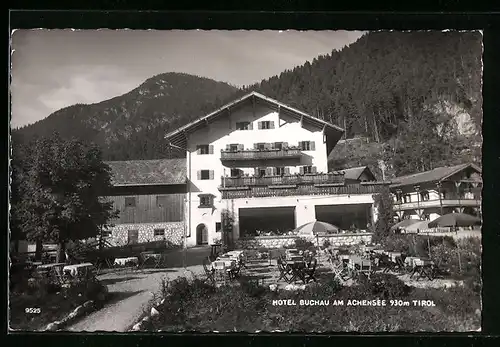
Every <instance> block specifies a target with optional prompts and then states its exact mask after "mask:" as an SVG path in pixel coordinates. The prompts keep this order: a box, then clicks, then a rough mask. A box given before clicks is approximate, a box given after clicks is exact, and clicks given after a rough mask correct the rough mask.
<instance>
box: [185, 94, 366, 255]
mask: <svg viewBox="0 0 500 347" xmlns="http://www.w3.org/2000/svg"><path fill="white" fill-rule="evenodd" d="M241 122H249V123H251V124H252V125H251V126H248V128H249V129H250V130H237V125H239V124H238V123H241ZM260 122H268V123H267V126H269V127H270V129H259V128H261V127H263V126H261V125H259V123H260ZM324 130H325V128H324V127H320V126H316V125H314V126H313V125H310V124H308V123H306V122H304V121H303V120H302V119H297V118H295V117H291V116H289V115H285V114H283V113H281V112H279V111H276V110H274V109H272V108H271V107H269V106H267V105H263V104H255V103H246V104H243V105H240V106H239V107H237V108H234V109H232V110H231V111H230V112H229V111H228V112H227V114H225V115H223V116H220V117H219V118H217V119H215V120H212V121H210V122H206V123H205V124H204V126H203V127H200V128H198V129H197V130H194V131H190V132H186V133H185V138H186V148H187V150H188V151H189V153H188V155H187V173H188V180H189V181H190V182H191V184H190V193H188V194H187V197H186V211H187V213H186V228H187V239H186V243H187V245H188V246H194V245H196V244H197V243H199V240H197V228H198V227H199V226H201V225H204V226H205V227H206V230H207V231H208V239H207V240H205V242H204V243H208V244H211V243H213V242H214V241H215V240H218V239H220V238H221V233H220V232H217V231H218V230H216V229H217V228H220V225H219V224H217V223H221V222H222V221H221V211H222V210H224V209H227V210H230V211H231V212H232V214H233V216H234V218H235V224H234V226H233V239H234V240H236V239H238V237H239V234H240V230H239V225H238V211H239V209H240V208H262V207H287V206H288V207H294V208H295V216H294V218H295V223H296V226H299V225H302V224H305V223H308V222H311V221H314V220H315V219H316V216H315V206H316V205H345V204H358V203H362V204H369V205H370V206H373V198H372V194H358V195H323V196H317V195H316V196H307V195H302V196H282V197H258V198H257V197H252V198H240V199H223V198H222V194H221V192H220V191H219V186H221V185H222V184H223V183H222V177H223V176H226V177H228V176H230V175H231V169H240V170H241V172H242V174H243V175H248V176H253V175H254V174H256V172H255V171H256V167H255V166H256V165H255V163H252V162H244V161H241V162H239V163H240V164H239V165H240V166H236V165H238V164H234V163H226V162H224V161H221V151H222V150H226V149H227V148H228V145H239V146H238V148H240V150H242V149H245V150H247V149H248V150H250V149H254V148H255V147H256V145H255V144H258V143H276V142H280V143H285V144H287V145H288V146H290V147H295V146H299V145H300V142H302V141H309V145H308V146H307V147H302V149H303V150H301V153H302V154H301V156H300V158H296V159H294V160H289V159H284V158H281V159H272V160H265V163H264V166H265V167H280V168H284V167H286V168H287V174H292V175H293V174H298V173H299V172H301V169H300V168H301V167H303V166H307V167H310V168H309V170H311V167H312V168H313V170H314V172H317V173H327V172H328V166H327V157H328V153H327V141H328V138H327V135H326V133H325V132H324ZM200 146H203V147H204V149H203V150H204V151H206V153H204V154H202V153H200V150H199V148H200ZM207 148H208V150H207ZM261 165H263V164H262V161H261V163H260V165H259V167H261ZM200 195H210V196H213V206H210V207H202V206H200V199H201V198H200ZM197 241H198V242H197Z"/></svg>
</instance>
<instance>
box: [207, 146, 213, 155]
mask: <svg viewBox="0 0 500 347" xmlns="http://www.w3.org/2000/svg"><path fill="white" fill-rule="evenodd" d="M208 154H214V146H213V145H209V146H208Z"/></svg>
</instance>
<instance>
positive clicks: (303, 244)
mask: <svg viewBox="0 0 500 347" xmlns="http://www.w3.org/2000/svg"><path fill="white" fill-rule="evenodd" d="M294 242H295V245H294V246H286V247H285V248H296V249H298V250H299V251H306V250H311V249H315V248H316V246H315V245H314V243H313V242H311V241H309V240H307V239H304V238H302V237H299V238H296V239H295V240H294Z"/></svg>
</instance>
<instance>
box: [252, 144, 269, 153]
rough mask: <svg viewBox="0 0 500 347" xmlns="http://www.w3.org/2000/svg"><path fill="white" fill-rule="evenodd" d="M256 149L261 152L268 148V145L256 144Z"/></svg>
mask: <svg viewBox="0 0 500 347" xmlns="http://www.w3.org/2000/svg"><path fill="white" fill-rule="evenodd" d="M254 148H255V149H258V150H259V151H263V150H265V149H266V148H267V146H266V143H264V142H260V143H255V144H254Z"/></svg>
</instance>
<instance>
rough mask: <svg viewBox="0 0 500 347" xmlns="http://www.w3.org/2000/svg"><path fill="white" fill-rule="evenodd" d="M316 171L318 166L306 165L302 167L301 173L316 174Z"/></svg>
mask: <svg viewBox="0 0 500 347" xmlns="http://www.w3.org/2000/svg"><path fill="white" fill-rule="evenodd" d="M315 173H316V166H311V165H306V166H301V167H300V174H301V175H305V174H315Z"/></svg>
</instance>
